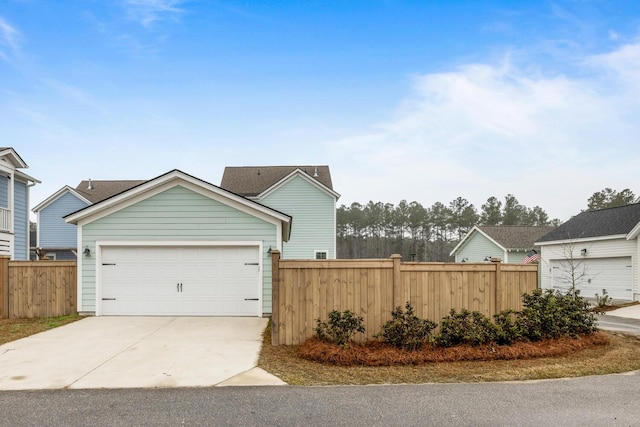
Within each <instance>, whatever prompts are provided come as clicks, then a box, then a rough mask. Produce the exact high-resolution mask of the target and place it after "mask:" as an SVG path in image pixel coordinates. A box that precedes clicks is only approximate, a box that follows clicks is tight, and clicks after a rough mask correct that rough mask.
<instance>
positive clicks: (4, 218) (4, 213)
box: [0, 208, 11, 231]
mask: <svg viewBox="0 0 640 427" xmlns="http://www.w3.org/2000/svg"><path fill="white" fill-rule="evenodd" d="M0 231H11V211H10V210H9V209H5V208H0Z"/></svg>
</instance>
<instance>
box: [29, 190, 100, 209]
mask: <svg viewBox="0 0 640 427" xmlns="http://www.w3.org/2000/svg"><path fill="white" fill-rule="evenodd" d="M65 193H71V194H73V195H74V196H76V197H77V198H79V199H80V200H82V201H83V202H85V203H86V204H88V205H90V204H91V202H90V201H89V200H87V199H86V198H85V197H82V195H81V194H80V193H78V192H77V191H76V190H74V189H73V188H71V187H70V186H68V185H65V186H64V187H62V188H61V189H59V190H58V191H56V192H55V193H53V194H52V195H51V196H49V197H47V198H46V199H45V200H43V201H42V202H40V203H39V204H38V205H36V206H35V207H34V208H33V209H31V211H32V212H33V213H38V212H39V211H41V210H42V209H44V208H46V207H47V206H49V205H50V204H51V203H53V202H54V201H56V200H57V199H59V198H60V197H62V195H63V194H65Z"/></svg>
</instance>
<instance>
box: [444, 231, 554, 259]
mask: <svg viewBox="0 0 640 427" xmlns="http://www.w3.org/2000/svg"><path fill="white" fill-rule="evenodd" d="M554 228H555V227H548V226H526V225H496V226H491V225H476V226H475V227H473V228H472V229H471V230H470V231H469V232H468V233H467V234H466V235H465V237H464V238H463V239H462V240H461V241H460V242H459V243H458V244H457V245H456V247H455V248H453V250H452V251H451V253H450V255H451V256H454V257H455V262H483V261H490V260H491V259H492V258H494V259H500V260H501V261H502V262H504V263H515V264H520V263H521V262H522V261H523V260H524V259H525V257H526V256H527V254H528V253H529V252H530V251H531V250H532V249H534V243H535V242H536V240H537V239H539V238H540V237H542V236H544V235H545V234H547V233H549V232H550V231H552V230H553V229H554ZM535 249H538V250H539V249H540V248H539V247H535Z"/></svg>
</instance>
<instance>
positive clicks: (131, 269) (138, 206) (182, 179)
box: [64, 170, 292, 316]
mask: <svg viewBox="0 0 640 427" xmlns="http://www.w3.org/2000/svg"><path fill="white" fill-rule="evenodd" d="M64 220H65V221H66V222H67V223H69V224H73V225H75V226H76V227H77V242H76V246H77V247H78V311H79V312H80V313H82V314H95V315H98V316H100V315H149V316H153V315H158V316H167V315H191V316H262V315H265V314H269V313H271V299H272V291H271V289H272V287H271V251H272V250H273V249H278V250H280V251H283V246H284V244H286V243H287V242H288V241H290V237H291V235H292V216H291V215H289V214H287V213H284V212H281V211H279V210H277V209H275V208H272V207H269V206H266V205H264V204H261V203H258V202H256V201H253V200H251V199H249V198H246V197H243V196H241V195H238V194H235V193H233V192H231V191H228V190H226V189H223V188H221V187H218V186H216V185H213V184H211V183H208V182H206V181H203V180H201V179H198V178H196V177H194V176H191V175H189V174H186V173H184V172H182V171H179V170H173V171H170V172H168V173H166V174H164V175H161V176H159V177H157V178H154V179H151V180H149V181H146V182H144V183H142V184H140V185H137V186H135V187H133V188H131V189H129V190H126V191H124V192H121V193H119V194H116V195H114V196H112V197H109V198H107V199H104V200H102V201H99V202H97V203H94V204H92V205H89V206H87V207H85V208H83V209H81V210H79V211H76V212H73V213H71V214H69V215H66V216H65V217H64Z"/></svg>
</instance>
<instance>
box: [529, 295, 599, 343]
mask: <svg viewBox="0 0 640 427" xmlns="http://www.w3.org/2000/svg"><path fill="white" fill-rule="evenodd" d="M522 300H523V305H524V308H523V309H522V311H521V312H519V313H518V315H517V317H518V318H517V322H518V324H519V327H520V328H521V329H522V333H523V336H524V338H527V339H529V340H531V341H538V340H543V339H551V338H559V337H573V338H577V337H578V336H579V335H583V334H591V333H593V332H595V331H597V330H598V328H597V327H596V318H595V315H594V313H592V312H591V311H590V306H589V303H588V302H587V300H586V299H585V298H584V297H582V296H580V291H579V290H575V291H571V290H570V291H569V292H567V293H566V294H562V293H561V292H558V291H553V290H550V289H547V290H545V291H544V292H542V291H540V290H536V291H534V292H533V293H532V294H524V295H523V296H522Z"/></svg>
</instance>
